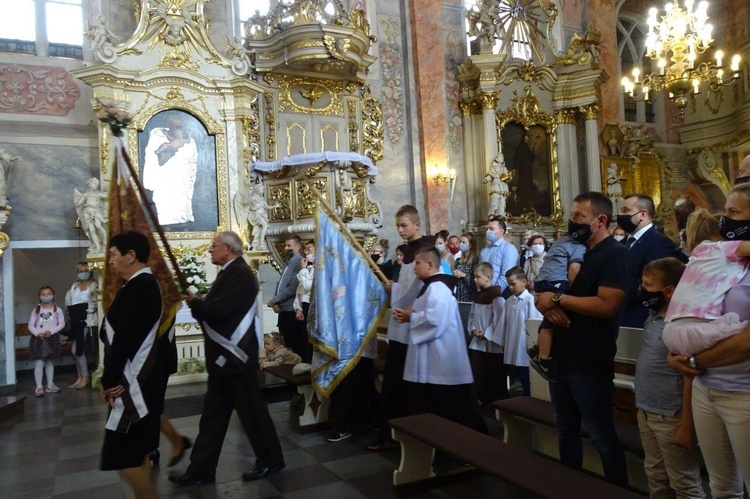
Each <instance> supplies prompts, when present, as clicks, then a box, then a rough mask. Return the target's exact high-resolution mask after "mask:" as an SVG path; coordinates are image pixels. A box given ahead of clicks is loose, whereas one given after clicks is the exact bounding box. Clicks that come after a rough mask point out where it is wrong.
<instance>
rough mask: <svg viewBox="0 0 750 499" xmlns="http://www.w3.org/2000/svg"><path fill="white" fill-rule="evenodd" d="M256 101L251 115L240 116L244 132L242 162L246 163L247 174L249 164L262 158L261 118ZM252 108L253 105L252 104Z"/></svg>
mask: <svg viewBox="0 0 750 499" xmlns="http://www.w3.org/2000/svg"><path fill="white" fill-rule="evenodd" d="M253 102H254V103H255V106H254V107H255V109H254V112H252V113H251V114H250V116H240V123H241V124H242V132H243V139H244V140H243V142H244V143H243V147H242V164H243V165H245V175H247V174H248V173H249V172H248V165H251V164H253V163H255V162H256V161H258V159H260V157H259V156H260V120H259V119H258V114H257V112H258V103H257V99H256V100H254V101H253ZM251 109H252V106H251Z"/></svg>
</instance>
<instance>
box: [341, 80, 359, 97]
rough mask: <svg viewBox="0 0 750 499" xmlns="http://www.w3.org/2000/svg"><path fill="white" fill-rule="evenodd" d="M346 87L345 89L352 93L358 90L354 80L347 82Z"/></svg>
mask: <svg viewBox="0 0 750 499" xmlns="http://www.w3.org/2000/svg"><path fill="white" fill-rule="evenodd" d="M344 88H345V89H346V91H347V92H349V93H350V94H353V93H354V92H356V91H357V85H356V83H354V82H352V81H350V82H349V83H347V84H346V86H345V87H344Z"/></svg>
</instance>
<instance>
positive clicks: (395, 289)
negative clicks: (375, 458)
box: [367, 204, 435, 450]
mask: <svg viewBox="0 0 750 499" xmlns="http://www.w3.org/2000/svg"><path fill="white" fill-rule="evenodd" d="M419 226H420V221H419V211H417V209H416V208H415V207H413V206H411V205H408V204H407V205H404V206H402V207H401V208H399V209H398V211H397V212H396V230H398V235H399V236H400V237H401V238H402V239H404V240H405V241H406V245H404V246H402V248H403V254H404V258H403V263H402V264H401V269H400V270H399V273H398V276H397V279H396V280H395V281H394V282H392V284H391V308H392V309H395V308H410V307H411V306H412V304H413V303H414V300H415V299H416V297H417V293H419V289H420V288H421V283H420V282H419V280H417V279H416V276H415V274H414V266H415V262H414V255H415V253H416V251H417V250H418V249H419V248H422V247H429V248H433V249H434V248H435V238H434V237H433V236H423V235H422V234H421V233H420V232H419ZM408 344H409V324H402V323H401V322H399V321H398V320H396V319H395V318H394V317H392V318H391V320H390V322H389V323H388V353H387V355H386V357H385V366H384V368H383V388H382V391H381V394H380V411H379V414H378V435H377V437H376V438H375V440H374V441H373V442H371V443H370V445H368V446H367V448H368V449H370V450H380V449H383V448H386V447H393V446H396V445H398V443H397V442H394V441H393V440H392V439H391V435H390V428H389V427H388V420H389V419H392V418H396V417H400V416H405V415H406V384H405V383H404V379H403V378H404V362H405V361H406V349H407V345H408Z"/></svg>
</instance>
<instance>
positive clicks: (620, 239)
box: [612, 236, 625, 243]
mask: <svg viewBox="0 0 750 499" xmlns="http://www.w3.org/2000/svg"><path fill="white" fill-rule="evenodd" d="M612 237H614V238H615V241H617V242H618V243H619V242H620V241H622V240H623V239H625V236H612Z"/></svg>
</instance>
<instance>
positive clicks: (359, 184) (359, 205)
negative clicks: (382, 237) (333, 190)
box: [351, 179, 368, 218]
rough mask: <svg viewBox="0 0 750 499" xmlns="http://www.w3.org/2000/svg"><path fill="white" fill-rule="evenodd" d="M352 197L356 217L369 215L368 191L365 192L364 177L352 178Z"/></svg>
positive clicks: (353, 211)
mask: <svg viewBox="0 0 750 499" xmlns="http://www.w3.org/2000/svg"><path fill="white" fill-rule="evenodd" d="M351 182H352V198H353V201H354V206H353V207H352V213H353V214H354V216H355V217H362V218H365V217H366V216H367V208H368V206H367V204H368V203H367V193H366V192H365V186H366V184H365V181H364V180H362V179H352V181H351Z"/></svg>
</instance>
